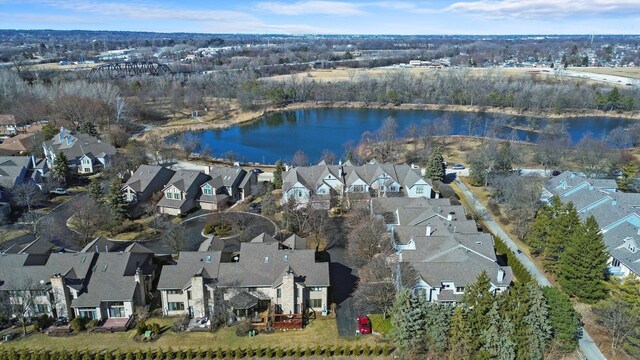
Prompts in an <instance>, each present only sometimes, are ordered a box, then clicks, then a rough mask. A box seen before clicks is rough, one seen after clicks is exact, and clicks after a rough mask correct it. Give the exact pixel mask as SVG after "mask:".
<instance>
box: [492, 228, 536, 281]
mask: <svg viewBox="0 0 640 360" xmlns="http://www.w3.org/2000/svg"><path fill="white" fill-rule="evenodd" d="M494 242H495V246H496V252H497V253H499V254H502V255H505V256H506V257H507V265H509V266H511V270H513V274H514V275H515V276H516V277H517V278H518V281H520V282H522V283H528V282H530V281H533V277H532V276H531V273H530V272H529V271H528V270H527V268H525V267H524V265H522V263H521V262H520V260H519V259H518V257H517V256H516V254H515V253H514V252H513V251H511V249H509V247H508V246H507V244H505V243H504V242H503V241H502V239H501V238H499V237H497V236H494Z"/></svg>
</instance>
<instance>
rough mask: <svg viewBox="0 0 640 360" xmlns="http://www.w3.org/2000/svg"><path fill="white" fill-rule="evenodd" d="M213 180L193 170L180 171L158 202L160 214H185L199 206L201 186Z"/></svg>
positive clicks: (170, 181) (170, 180) (164, 189)
mask: <svg viewBox="0 0 640 360" xmlns="http://www.w3.org/2000/svg"><path fill="white" fill-rule="evenodd" d="M209 180H211V176H209V175H206V174H205V173H202V172H199V171H193V170H178V171H176V173H175V174H174V175H173V176H172V177H171V179H169V182H168V183H167V185H165V186H164V188H163V189H162V192H164V196H163V197H162V199H161V200H160V201H159V202H158V207H159V208H160V212H161V213H163V214H169V215H180V214H185V213H187V212H188V211H190V210H191V209H193V208H195V207H197V206H198V198H199V197H200V186H202V185H203V184H204V183H205V182H207V181H209Z"/></svg>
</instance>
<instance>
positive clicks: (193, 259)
mask: <svg viewBox="0 0 640 360" xmlns="http://www.w3.org/2000/svg"><path fill="white" fill-rule="evenodd" d="M221 255H222V253H221V252H220V251H209V252H199V251H182V252H180V257H179V258H178V261H177V264H176V265H165V266H164V267H163V268H162V274H161V275H160V280H159V281H158V289H160V290H162V289H184V288H185V286H188V285H190V280H191V278H192V277H193V275H195V274H196V273H199V272H200V271H201V270H202V269H204V270H205V271H206V273H207V275H208V276H209V278H210V279H216V278H217V277H218V268H219V266H220V259H221Z"/></svg>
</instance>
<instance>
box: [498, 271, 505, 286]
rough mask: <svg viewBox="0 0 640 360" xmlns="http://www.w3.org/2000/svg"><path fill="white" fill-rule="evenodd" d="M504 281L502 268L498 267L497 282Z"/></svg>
mask: <svg viewBox="0 0 640 360" xmlns="http://www.w3.org/2000/svg"><path fill="white" fill-rule="evenodd" d="M503 281H504V270H502V269H498V282H499V283H501V282H503Z"/></svg>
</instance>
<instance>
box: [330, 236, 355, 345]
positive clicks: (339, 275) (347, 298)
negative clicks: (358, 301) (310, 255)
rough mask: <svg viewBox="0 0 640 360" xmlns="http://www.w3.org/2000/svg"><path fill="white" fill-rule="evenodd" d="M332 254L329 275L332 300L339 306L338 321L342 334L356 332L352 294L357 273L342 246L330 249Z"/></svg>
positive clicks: (353, 333)
mask: <svg viewBox="0 0 640 360" xmlns="http://www.w3.org/2000/svg"><path fill="white" fill-rule="evenodd" d="M328 252H329V256H330V263H329V276H330V277H331V300H330V301H331V302H332V303H336V305H337V306H338V308H337V310H336V321H337V326H338V334H339V335H340V336H354V335H355V334H356V330H357V328H356V322H355V319H356V316H357V314H356V310H355V309H354V304H353V298H352V297H351V294H352V293H353V290H354V289H355V287H356V283H357V281H358V277H357V273H356V271H355V270H354V269H352V268H351V266H350V265H349V259H348V258H347V251H346V250H345V249H344V248H341V247H333V248H331V249H330V250H328Z"/></svg>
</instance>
